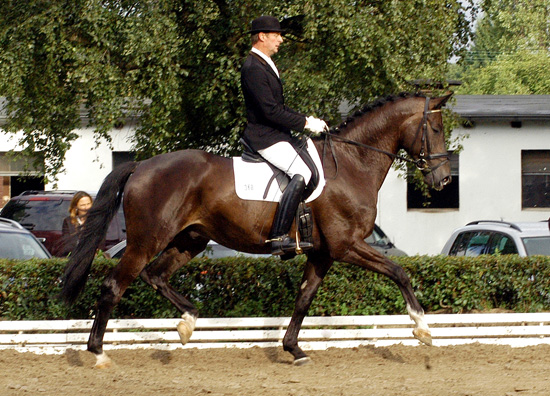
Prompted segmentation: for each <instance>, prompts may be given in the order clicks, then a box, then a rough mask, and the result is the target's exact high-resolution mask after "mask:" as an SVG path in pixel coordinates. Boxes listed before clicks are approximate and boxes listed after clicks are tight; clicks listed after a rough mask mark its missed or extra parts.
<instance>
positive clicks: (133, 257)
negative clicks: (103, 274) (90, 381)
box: [88, 250, 148, 368]
mask: <svg viewBox="0 0 550 396" xmlns="http://www.w3.org/2000/svg"><path fill="white" fill-rule="evenodd" d="M147 261H148V260H147V259H146V258H145V257H144V256H143V255H141V254H132V252H131V251H128V250H127V251H126V252H125V254H124V256H123V257H122V259H121V260H120V262H119V263H118V265H117V266H116V267H115V268H114V269H113V270H112V271H111V273H110V274H109V276H107V278H106V279H105V280H104V281H103V284H102V286H101V296H100V297H99V301H98V307H97V311H96V316H95V319H94V324H93V326H92V330H91V331H90V338H89V339H88V351H90V352H92V353H93V354H94V355H95V356H96V360H97V361H96V365H95V366H96V368H107V367H110V365H111V359H109V357H108V356H107V355H106V354H105V353H104V352H103V337H104V335H105V329H106V328H107V322H108V321H109V317H110V316H111V312H112V311H113V308H114V307H115V305H116V304H118V302H119V301H120V299H121V298H122V295H123V294H124V292H125V291H126V289H127V288H128V286H129V285H130V284H131V283H132V282H133V281H134V280H135V278H136V277H137V275H138V274H139V273H140V272H141V270H142V269H143V268H144V267H145V265H146V264H147Z"/></svg>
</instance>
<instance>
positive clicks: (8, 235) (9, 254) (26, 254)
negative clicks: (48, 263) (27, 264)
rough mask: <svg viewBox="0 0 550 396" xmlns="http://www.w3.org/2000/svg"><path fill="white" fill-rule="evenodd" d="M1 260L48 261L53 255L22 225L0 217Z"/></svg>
mask: <svg viewBox="0 0 550 396" xmlns="http://www.w3.org/2000/svg"><path fill="white" fill-rule="evenodd" d="M0 258H5V259H15V260H29V259H32V258H39V259H48V258H51V255H50V253H49V252H48V251H47V250H46V248H45V247H44V245H42V243H40V241H39V240H38V239H37V238H36V237H35V236H34V235H33V234H32V233H30V232H29V231H28V230H26V229H25V228H24V227H23V226H21V224H19V223H17V222H16V221H13V220H10V219H4V218H1V217H0Z"/></svg>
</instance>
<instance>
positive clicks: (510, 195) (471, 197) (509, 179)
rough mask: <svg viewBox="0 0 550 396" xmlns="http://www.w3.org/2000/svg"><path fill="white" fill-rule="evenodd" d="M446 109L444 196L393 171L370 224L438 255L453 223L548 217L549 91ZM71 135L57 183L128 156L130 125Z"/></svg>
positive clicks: (75, 186) (94, 178)
mask: <svg viewBox="0 0 550 396" xmlns="http://www.w3.org/2000/svg"><path fill="white" fill-rule="evenodd" d="M453 110H454V111H456V112H457V113H458V114H459V115H460V116H462V117H463V118H464V119H465V120H467V121H468V123H467V127H462V128H458V129H456V130H455V131H453V134H454V135H455V136H458V135H463V134H467V135H469V137H468V138H467V139H464V140H463V141H462V145H463V146H464V150H463V151H462V152H461V153H460V154H459V155H458V158H456V157H455V158H454V160H453V165H454V170H453V174H454V181H453V183H454V184H453V185H452V186H448V187H447V188H446V189H445V190H446V191H445V190H444V196H443V197H439V198H438V197H435V198H434V202H433V203H434V204H435V206H436V207H437V208H424V207H422V205H418V204H417V203H415V201H414V199H413V198H412V195H411V191H412V190H410V191H409V192H408V189H410V187H409V186H408V185H407V182H406V180H405V179H404V178H402V177H399V175H398V173H397V172H396V171H394V170H391V171H390V173H389V174H388V177H387V179H386V181H385V182H384V185H383V186H382V189H381V190H380V194H379V204H378V218H377V223H378V225H379V226H380V227H382V229H383V230H384V231H385V232H386V234H388V236H389V237H390V239H391V240H392V241H393V242H394V243H395V244H396V245H397V246H398V247H399V248H400V249H402V250H404V251H405V252H407V253H408V254H409V255H413V254H430V255H431V254H438V253H439V252H440V251H441V249H442V248H443V245H444V244H445V242H446V240H447V238H448V237H449V236H450V234H451V232H452V231H453V230H454V229H455V228H458V227H460V226H462V225H465V224H466V223H468V222H470V221H473V220H482V219H485V220H488V219H496V220H510V221H539V220H544V219H548V217H549V216H550V95H537V96H535V95H530V96H521V95H518V96H460V95H459V96H457V101H456V104H455V105H454V106H453ZM78 133H79V135H80V139H78V140H77V141H75V142H74V143H73V145H72V147H71V149H70V150H69V151H68V152H67V157H66V160H65V169H66V171H65V172H64V173H63V174H60V175H59V180H58V185H57V188H58V189H62V190H86V191H97V190H98V189H99V186H100V185H101V182H102V180H103V179H104V178H105V176H106V175H107V174H108V173H109V172H110V171H111V170H112V168H113V166H114V165H115V164H117V163H118V162H121V161H124V160H126V159H127V158H128V154H129V151H130V149H131V136H132V126H131V125H125V126H124V127H123V128H121V129H116V130H113V131H112V138H113V141H112V148H111V147H109V146H108V145H107V144H102V145H100V146H99V147H98V148H94V147H95V142H94V140H93V136H92V135H93V133H92V130H91V129H86V128H84V129H81V130H80V131H78ZM4 136H6V135H4ZM14 147H15V143H14V140H8V139H7V137H6V138H3V139H0V177H2V180H3V183H2V187H3V193H2V195H3V196H5V197H9V196H13V195H16V194H17V192H18V191H14V188H13V185H14V184H17V181H16V177H15V176H16V174H17V172H18V170H17V169H11V168H10V165H9V164H7V163H6V162H2V157H1V155H2V153H3V152H6V151H8V150H10V149H12V148H14ZM12 168H13V165H12ZM44 187H45V189H46V190H47V189H51V188H52V186H51V185H46V186H44ZM24 188H25V186H24V185H23V186H18V189H24ZM31 188H36V187H31Z"/></svg>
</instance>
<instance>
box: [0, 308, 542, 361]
mask: <svg viewBox="0 0 550 396" xmlns="http://www.w3.org/2000/svg"><path fill="white" fill-rule="evenodd" d="M179 321H180V319H128V320H120V319H116V320H115V319H113V320H110V321H109V323H108V326H107V332H106V333H105V338H104V341H105V349H106V350H109V349H135V348H156V349H176V348H249V347H253V346H259V347H274V346H279V345H281V340H282V338H283V337H284V334H285V331H286V328H287V326H288V323H289V322H290V318H223V319H204V318H199V319H198V320H197V324H196V328H195V332H194V333H193V336H192V337H191V341H190V342H189V343H188V344H187V345H185V346H182V345H181V344H180V339H179V336H178V333H177V332H176V330H175V328H176V325H177V323H178V322H179ZM426 322H427V323H428V324H429V325H430V327H431V330H432V337H433V344H434V346H445V345H458V344H467V343H474V342H479V343H490V344H503V345H511V346H516V347H519V346H528V345H539V344H549V343H550V313H527V314H522V313H505V314H463V315H458V314H451V315H426ZM91 326H92V321H91V320H52V321H0V350H2V349H16V350H19V351H31V352H37V353H63V352H64V351H65V350H67V349H69V348H71V349H85V348H86V342H87V340H88V335H89V331H90V328H91ZM413 326H414V323H413V322H412V321H411V319H410V318H409V317H408V316H407V315H373V316H338V317H306V318H305V320H304V323H303V325H302V330H301V331H300V335H299V340H300V345H301V346H302V347H303V348H304V349H309V350H312V349H326V348H330V347H339V348H351V347H356V346H360V345H374V346H387V345H392V344H399V343H401V344H404V345H418V341H416V340H415V339H414V338H413V336H412V328H413Z"/></svg>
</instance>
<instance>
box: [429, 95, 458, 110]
mask: <svg viewBox="0 0 550 396" xmlns="http://www.w3.org/2000/svg"><path fill="white" fill-rule="evenodd" d="M453 93H454V92H453V91H447V93H445V95H443V96H440V97H438V98H432V100H431V101H432V103H434V106H433V107H432V110H434V109H441V108H442V107H443V106H445V103H447V101H448V100H449V99H450V98H451V96H453Z"/></svg>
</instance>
